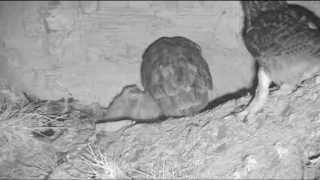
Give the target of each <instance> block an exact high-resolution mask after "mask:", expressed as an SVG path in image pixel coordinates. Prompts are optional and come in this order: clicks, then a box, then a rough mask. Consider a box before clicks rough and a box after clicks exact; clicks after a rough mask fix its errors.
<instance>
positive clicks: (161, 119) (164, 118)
mask: <svg viewBox="0 0 320 180" xmlns="http://www.w3.org/2000/svg"><path fill="white" fill-rule="evenodd" d="M168 118H169V117H165V116H160V117H157V118H153V119H136V118H132V117H125V116H123V117H117V118H108V119H98V120H97V121H96V124H99V123H106V122H117V121H121V120H132V121H135V122H136V124H138V123H145V124H147V123H160V122H162V121H165V120H167V119H168ZM172 118H179V117H172Z"/></svg>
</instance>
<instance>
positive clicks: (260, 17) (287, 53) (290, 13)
mask: <svg viewBox="0 0 320 180" xmlns="http://www.w3.org/2000/svg"><path fill="white" fill-rule="evenodd" d="M241 4H242V7H243V10H244V15H245V23H244V29H243V32H242V35H243V40H244V42H245V45H246V47H247V49H248V51H249V52H250V53H251V54H252V56H253V57H254V58H255V60H257V62H258V65H259V70H258V87H257V93H256V97H255V98H254V99H253V101H252V102H251V103H250V105H249V106H248V108H247V109H246V110H245V111H243V112H242V115H246V116H247V115H253V114H254V113H256V112H257V111H259V110H260V109H261V108H262V106H263V104H264V102H265V101H266V99H267V96H268V87H269V85H270V83H271V82H272V81H273V82H275V83H276V84H277V85H279V86H281V85H283V84H286V85H289V86H290V87H292V88H294V87H295V86H296V85H298V84H299V83H300V82H301V81H302V80H305V79H307V78H310V77H312V76H313V75H314V73H316V72H318V71H319V69H320V68H319V67H320V31H319V27H320V20H319V18H318V17H317V16H316V15H314V14H313V13H312V12H311V11H310V10H307V9H306V8H304V7H302V6H299V5H290V4H288V3H287V2H286V1H241Z"/></svg>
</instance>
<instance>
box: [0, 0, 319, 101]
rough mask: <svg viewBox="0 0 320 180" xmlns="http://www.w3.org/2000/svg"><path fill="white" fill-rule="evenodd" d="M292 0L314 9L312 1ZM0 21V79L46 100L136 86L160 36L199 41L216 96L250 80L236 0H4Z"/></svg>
mask: <svg viewBox="0 0 320 180" xmlns="http://www.w3.org/2000/svg"><path fill="white" fill-rule="evenodd" d="M295 3H300V4H304V5H306V6H307V7H308V8H310V9H312V10H317V9H319V8H318V7H319V3H318V2H316V1H313V2H312V1H308V2H302V1H301V2H295ZM318 12H319V11H318ZM0 23H1V24H0V37H1V38H0V49H1V50H0V55H1V58H0V59H1V61H0V63H1V70H2V69H10V71H9V73H8V74H3V73H2V72H3V71H1V76H0V77H5V78H9V79H10V81H11V84H12V86H15V87H16V89H18V90H19V89H20V90H21V89H22V90H24V91H28V92H30V93H34V94H36V95H37V96H39V97H42V98H45V99H58V98H60V97H62V96H71V95H72V96H74V97H75V98H77V99H80V100H82V101H83V102H88V103H89V102H100V103H102V104H104V105H107V104H108V103H109V102H110V101H111V100H112V98H113V97H114V96H115V94H117V93H119V92H120V91H121V89H122V87H123V86H125V85H128V84H138V85H140V77H139V69H140V62H141V56H142V53H143V51H144V50H145V48H147V46H148V45H149V44H150V43H151V42H153V41H154V40H156V39H158V38H159V37H160V36H176V35H180V36H186V37H188V38H190V39H191V40H193V41H195V42H196V43H198V44H199V45H200V46H201V47H202V50H203V56H204V58H205V59H206V60H207V61H208V63H209V66H210V70H211V74H212V76H213V82H214V90H215V91H216V93H217V94H216V95H217V96H220V95H223V94H225V93H228V92H233V91H235V90H237V89H239V88H242V87H245V86H249V85H250V83H251V80H252V75H253V73H252V68H253V66H252V64H253V63H252V58H251V56H250V55H249V54H248V52H247V50H246V49H245V47H244V45H243V43H242V40H241V37H240V34H239V33H240V29H241V26H242V11H241V8H240V3H239V2H237V1H233V2H223V1H222V2H214V1H190V2H169V1H163V2H161V1H155V2H136V1H131V2H130V1H121V2H109V1H100V2H98V3H94V2H91V3H90V2H81V3H79V2H77V1H59V2H57V1H48V2H30V1H27V2H19V1H14V2H12V1H8V2H5V1H2V2H0ZM6 58H7V59H10V64H8V65H5V66H2V64H3V63H4V60H3V59H6Z"/></svg>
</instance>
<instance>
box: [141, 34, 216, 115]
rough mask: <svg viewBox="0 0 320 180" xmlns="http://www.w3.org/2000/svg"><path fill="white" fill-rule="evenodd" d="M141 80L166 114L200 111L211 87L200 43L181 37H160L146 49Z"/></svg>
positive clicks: (184, 113) (205, 102) (206, 101)
mask: <svg viewBox="0 0 320 180" xmlns="http://www.w3.org/2000/svg"><path fill="white" fill-rule="evenodd" d="M141 81H142V85H143V87H144V90H145V91H146V92H148V93H149V94H150V95H151V96H152V97H153V98H154V99H155V100H156V101H157V103H158V104H159V106H160V107H161V109H162V112H163V113H164V115H165V116H185V115H191V114H194V113H197V112H199V111H200V110H202V109H203V108H204V107H205V106H206V105H207V104H208V101H209V94H210V93H211V92H210V91H212V77H211V74H210V70H209V67H208V64H207V62H206V61H205V60H204V59H203V57H202V55H201V49H200V47H199V46H198V45H197V44H196V43H194V42H192V41H191V40H189V39H187V38H184V37H161V38H159V39H158V40H156V41H155V42H153V43H152V44H151V45H150V46H149V47H148V48H147V49H146V51H145V52H144V54H143V62H142V65H141Z"/></svg>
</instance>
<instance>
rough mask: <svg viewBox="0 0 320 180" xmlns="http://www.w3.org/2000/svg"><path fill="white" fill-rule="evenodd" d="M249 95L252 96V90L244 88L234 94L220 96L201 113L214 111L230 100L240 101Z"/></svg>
mask: <svg viewBox="0 0 320 180" xmlns="http://www.w3.org/2000/svg"><path fill="white" fill-rule="evenodd" d="M248 93H250V94H252V93H251V89H249V88H243V89H240V90H238V91H236V92H233V93H228V94H225V95H223V96H220V97H218V98H216V99H214V100H213V101H211V102H210V103H209V104H208V105H207V106H206V107H205V108H204V109H203V110H201V111H200V113H201V112H204V111H208V110H211V109H214V108H215V107H217V106H219V105H221V104H224V103H226V102H228V101H230V100H233V99H238V98H240V97H243V96H245V95H247V94H248Z"/></svg>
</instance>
